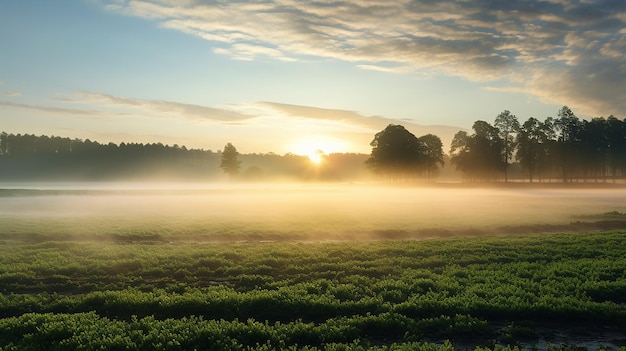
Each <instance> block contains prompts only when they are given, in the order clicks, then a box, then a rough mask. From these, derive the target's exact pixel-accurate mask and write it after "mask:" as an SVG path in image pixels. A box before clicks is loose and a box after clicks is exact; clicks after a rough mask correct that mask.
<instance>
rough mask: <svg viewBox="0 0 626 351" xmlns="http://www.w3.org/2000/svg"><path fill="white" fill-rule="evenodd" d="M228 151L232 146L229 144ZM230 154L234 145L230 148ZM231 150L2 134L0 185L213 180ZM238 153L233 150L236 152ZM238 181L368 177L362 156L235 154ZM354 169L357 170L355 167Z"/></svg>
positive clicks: (219, 172)
mask: <svg viewBox="0 0 626 351" xmlns="http://www.w3.org/2000/svg"><path fill="white" fill-rule="evenodd" d="M231 146H232V145H231ZM232 148H233V149H234V146H232ZM224 152H225V154H226V155H229V152H230V151H229V149H228V148H225V150H224V151H219V150H218V151H212V150H202V149H188V148H187V147H185V146H178V145H172V146H170V145H164V144H162V143H147V144H143V143H120V144H115V143H106V144H103V143H99V142H97V141H91V140H89V139H86V140H83V139H76V138H67V137H58V136H46V135H41V136H36V135H33V134H8V133H6V132H2V133H0V179H1V180H68V181H70V180H88V181H100V180H126V179H164V180H167V179H178V180H187V179H191V180H198V181H200V180H217V179H220V178H221V177H222V172H221V171H222V170H220V162H221V159H222V158H223V154H224ZM235 152H236V149H235ZM236 158H237V160H236V162H237V163H236V166H237V167H236V172H235V173H236V175H237V179H241V180H250V181H259V180H271V179H293V180H313V179H321V180H345V179H354V178H359V177H364V176H366V174H365V173H366V172H365V171H366V170H365V167H364V160H365V159H366V158H367V156H366V155H362V154H353V153H337V154H330V155H326V159H325V162H324V165H323V167H313V166H312V165H311V162H310V161H309V159H308V157H306V156H299V155H294V154H290V153H287V154H285V155H278V154H274V153H265V154H258V153H253V154H239V153H238V152H237V153H236ZM357 165H360V167H359V166H357Z"/></svg>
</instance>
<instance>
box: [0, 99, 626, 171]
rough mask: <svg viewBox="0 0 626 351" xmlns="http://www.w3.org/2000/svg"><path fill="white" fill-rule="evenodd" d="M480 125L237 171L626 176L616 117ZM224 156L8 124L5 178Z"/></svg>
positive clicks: (206, 164)
mask: <svg viewBox="0 0 626 351" xmlns="http://www.w3.org/2000/svg"><path fill="white" fill-rule="evenodd" d="M472 130H473V132H472V133H470V132H468V131H459V132H458V133H456V135H455V136H454V138H453V140H452V143H451V146H450V152H449V154H448V155H444V154H443V152H439V151H437V152H434V151H433V150H435V151H436V150H439V149H441V146H440V141H439V138H438V137H437V136H434V135H427V136H423V137H420V138H416V137H415V136H414V135H412V134H411V133H410V132H408V131H406V130H405V129H404V127H402V126H394V125H389V126H388V127H387V128H385V130H383V131H381V132H380V133H378V134H376V136H375V137H374V141H372V144H371V145H372V146H373V148H372V154H371V155H365V154H355V153H334V154H330V155H326V156H325V158H324V162H322V163H321V164H320V165H314V164H313V163H312V162H311V161H310V160H309V158H308V157H307V156H299V155H294V154H289V153H288V154H285V155H277V154H273V153H268V154H238V153H237V152H236V150H235V155H234V157H236V160H233V161H235V165H236V171H237V172H236V173H237V177H236V178H237V179H238V180H250V181H264V180H327V181H350V180H357V179H361V180H362V179H372V177H374V176H375V174H376V173H377V172H376V171H377V169H376V168H377V167H378V168H379V169H378V170H380V169H383V170H384V169H385V168H386V169H387V170H389V169H391V170H392V171H395V169H396V168H397V166H398V165H399V164H400V165H403V166H402V167H405V166H406V167H409V168H410V167H418V168H415V169H418V170H419V169H422V171H421V172H416V173H415V172H414V174H417V176H416V177H414V178H411V181H415V180H419V179H420V178H424V179H429V180H432V179H434V178H436V177H437V176H439V177H440V178H441V177H443V178H448V179H449V178H457V179H459V178H460V179H464V180H466V181H471V182H493V181H510V180H512V181H530V182H536V181H539V182H557V181H558V182H576V181H583V182H589V181H591V182H598V181H603V182H606V181H616V180H618V179H619V180H623V179H625V178H626V120H620V119H618V118H616V117H614V116H609V117H608V118H601V117H600V118H593V119H591V120H581V119H579V118H578V117H577V116H576V115H575V114H574V113H573V112H572V110H570V109H569V108H568V107H567V106H563V108H561V109H560V110H559V111H558V113H557V117H556V118H553V117H547V118H546V119H545V120H544V121H540V120H538V119H536V118H533V117H531V118H529V119H528V120H526V121H525V122H523V123H520V122H519V121H518V120H517V117H516V116H515V115H513V114H511V113H510V112H509V111H504V112H502V113H501V114H499V115H498V116H497V117H496V119H495V121H494V123H493V124H490V123H488V122H485V121H481V120H479V121H476V122H474V124H473V127H472ZM398 133H399V134H398ZM407 135H408V137H407ZM385 138H387V139H389V140H387V139H385ZM397 139H401V141H400V142H398V141H397ZM427 141H429V142H427ZM404 144H406V145H404ZM420 145H421V146H420ZM429 145H430V146H429ZM231 146H232V145H231ZM392 146H393V147H392ZM426 146H429V147H426ZM435 146H436V147H435ZM233 149H234V148H233ZM394 150H395V151H394ZM398 150H400V151H398ZM382 151H384V152H382ZM399 154H403V155H399ZM222 156H223V154H222V151H217V152H213V151H210V150H208V151H207V150H200V149H187V148H186V147H185V146H180V147H179V146H178V145H174V146H168V145H163V144H161V143H153V144H141V143H121V144H119V145H117V144H114V143H108V144H100V143H98V142H95V141H90V140H89V139H87V140H81V139H70V138H64V137H56V136H51V137H49V136H44V135H42V136H35V135H29V134H7V133H5V132H2V133H1V134H0V180H5V181H6V180H28V181H33V180H67V181H74V180H86V181H99V180H103V181H104V180H127V179H155V180H183V179H185V180H196V181H203V180H219V179H227V178H228V177H227V175H226V174H225V172H224V169H221V168H220V167H222V166H220V163H221V162H222V159H223V157H222ZM425 157H426V158H425ZM424 160H426V163H424V162H425V161H424ZM424 164H425V165H426V168H425V169H426V170H427V171H426V172H424V171H423V169H424ZM444 165H445V167H444ZM394 167H396V168H394ZM419 167H422V168H419ZM222 168H223V167H222ZM412 169H413V168H410V170H412ZM372 171H374V172H372ZM405 171H406V169H403V170H402V172H404V173H406V172H405ZM378 173H380V172H378ZM412 174H413V173H412ZM231 179H232V177H231ZM378 179H381V178H378ZM387 179H389V178H387Z"/></svg>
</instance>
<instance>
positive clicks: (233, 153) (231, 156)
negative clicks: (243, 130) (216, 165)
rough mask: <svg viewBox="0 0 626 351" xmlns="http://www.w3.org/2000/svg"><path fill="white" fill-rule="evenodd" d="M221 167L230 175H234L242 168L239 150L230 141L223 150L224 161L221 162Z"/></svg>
mask: <svg viewBox="0 0 626 351" xmlns="http://www.w3.org/2000/svg"><path fill="white" fill-rule="evenodd" d="M220 168H221V169H222V170H223V171H224V173H226V174H228V176H230V177H234V176H236V175H238V174H239V171H240V169H241V161H239V152H238V151H237V148H236V147H235V146H233V144H231V143H228V144H226V146H224V151H222V161H221V162H220Z"/></svg>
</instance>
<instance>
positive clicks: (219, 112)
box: [62, 92, 255, 123]
mask: <svg viewBox="0 0 626 351" xmlns="http://www.w3.org/2000/svg"><path fill="white" fill-rule="evenodd" d="M62 101H64V102H67V103H80V104H91V105H96V106H100V108H102V109H107V110H111V109H113V110H115V111H126V112H127V111H134V112H135V113H137V114H139V115H142V116H154V117H176V118H187V119H191V120H202V121H217V122H229V123H236V122H240V121H245V120H248V119H251V118H254V117H255V116H251V115H246V114H242V113H238V112H236V111H231V110H228V109H220V108H213V107H206V106H201V105H194V104H184V103H180V102H172V101H159V100H144V99H133V98H127V97H121V96H113V95H108V94H102V93H93V92H79V93H77V94H75V95H74V96H73V97H71V98H66V99H63V100H62ZM118 113H119V112H118ZM122 113H124V112H122Z"/></svg>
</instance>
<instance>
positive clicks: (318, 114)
mask: <svg viewBox="0 0 626 351" xmlns="http://www.w3.org/2000/svg"><path fill="white" fill-rule="evenodd" d="M257 105H258V106H260V107H263V108H265V109H266V113H270V114H272V113H273V114H275V115H276V114H277V115H280V116H282V117H283V118H306V119H313V120H318V121H331V122H339V123H342V124H344V125H349V126H351V127H352V129H354V130H355V131H358V130H360V131H361V132H362V133H365V134H367V135H372V136H373V135H374V133H376V132H378V131H380V130H382V129H383V128H385V127H386V126H387V125H389V124H401V125H403V126H405V127H406V128H407V129H409V130H410V131H411V132H412V133H414V134H415V135H417V136H421V135H424V134H429V133H431V134H435V135H438V136H439V137H440V138H441V139H442V141H443V142H444V144H445V145H449V143H450V141H451V140H452V137H453V136H454V134H455V133H456V132H458V131H459V130H460V128H459V127H453V126H442V125H420V124H416V123H414V122H410V121H403V120H397V119H393V118H387V117H381V116H365V115H362V114H359V113H357V112H354V111H346V110H336V109H325V108H319V107H311V106H301V105H290V104H282V103H277V102H259V103H257Z"/></svg>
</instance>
